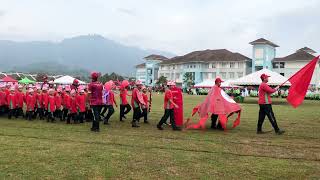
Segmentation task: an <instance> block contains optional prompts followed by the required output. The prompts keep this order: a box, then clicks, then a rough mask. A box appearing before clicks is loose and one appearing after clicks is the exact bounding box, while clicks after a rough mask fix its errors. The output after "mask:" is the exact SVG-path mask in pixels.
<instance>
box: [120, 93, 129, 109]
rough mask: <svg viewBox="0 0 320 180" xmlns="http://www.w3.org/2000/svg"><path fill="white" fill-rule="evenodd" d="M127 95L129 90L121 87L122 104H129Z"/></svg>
mask: <svg viewBox="0 0 320 180" xmlns="http://www.w3.org/2000/svg"><path fill="white" fill-rule="evenodd" d="M127 96H128V90H126V89H121V90H120V101H121V104H122V105H127V104H128V100H127Z"/></svg>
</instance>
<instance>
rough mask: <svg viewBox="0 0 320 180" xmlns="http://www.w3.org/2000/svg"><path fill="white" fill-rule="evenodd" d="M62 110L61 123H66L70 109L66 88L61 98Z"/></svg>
mask: <svg viewBox="0 0 320 180" xmlns="http://www.w3.org/2000/svg"><path fill="white" fill-rule="evenodd" d="M62 100H63V101H62V103H63V109H62V113H63V114H62V121H66V118H67V117H68V113H69V109H70V88H69V87H68V86H67V87H66V88H65V92H64V93H63V98H62Z"/></svg>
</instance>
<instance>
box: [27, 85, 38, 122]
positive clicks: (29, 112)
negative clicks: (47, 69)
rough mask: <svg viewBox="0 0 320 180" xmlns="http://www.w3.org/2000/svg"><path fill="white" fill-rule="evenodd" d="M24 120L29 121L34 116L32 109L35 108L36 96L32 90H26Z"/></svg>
mask: <svg viewBox="0 0 320 180" xmlns="http://www.w3.org/2000/svg"><path fill="white" fill-rule="evenodd" d="M26 105H27V109H26V119H27V120H29V121H31V120H32V118H33V115H34V108H35V106H36V95H34V90H33V89H29V90H28V96H27V97H26Z"/></svg>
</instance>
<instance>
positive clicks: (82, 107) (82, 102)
mask: <svg viewBox="0 0 320 180" xmlns="http://www.w3.org/2000/svg"><path fill="white" fill-rule="evenodd" d="M86 99H87V97H86V95H85V93H84V89H81V90H80V91H79V94H78V95H77V97H76V101H77V109H78V112H79V114H78V119H79V121H80V123H83V120H84V115H85V112H86Z"/></svg>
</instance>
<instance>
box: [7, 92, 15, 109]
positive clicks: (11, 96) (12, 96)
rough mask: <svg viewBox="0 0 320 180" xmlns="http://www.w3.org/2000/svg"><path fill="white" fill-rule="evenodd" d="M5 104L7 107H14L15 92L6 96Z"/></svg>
mask: <svg viewBox="0 0 320 180" xmlns="http://www.w3.org/2000/svg"><path fill="white" fill-rule="evenodd" d="M7 104H8V106H9V109H15V108H16V106H17V101H16V96H15V94H11V93H10V94H9V95H8V96H7Z"/></svg>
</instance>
